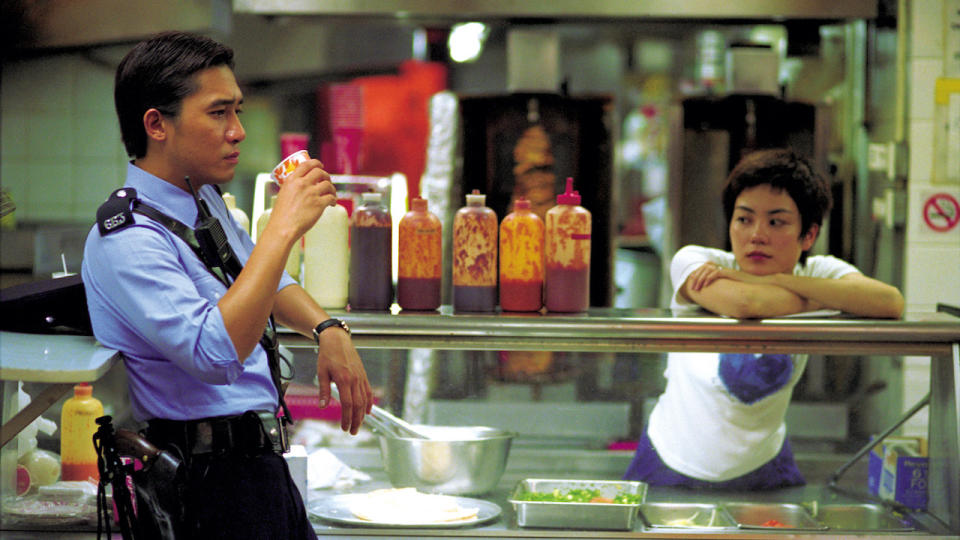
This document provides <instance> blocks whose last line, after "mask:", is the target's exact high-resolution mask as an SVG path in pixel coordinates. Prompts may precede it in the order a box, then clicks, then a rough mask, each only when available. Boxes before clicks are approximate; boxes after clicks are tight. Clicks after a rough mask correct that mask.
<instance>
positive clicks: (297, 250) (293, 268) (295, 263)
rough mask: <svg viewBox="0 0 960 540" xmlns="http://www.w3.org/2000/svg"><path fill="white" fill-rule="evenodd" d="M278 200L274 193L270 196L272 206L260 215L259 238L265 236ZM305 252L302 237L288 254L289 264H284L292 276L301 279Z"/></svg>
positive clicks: (258, 224)
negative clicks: (301, 263) (301, 267)
mask: <svg viewBox="0 0 960 540" xmlns="http://www.w3.org/2000/svg"><path fill="white" fill-rule="evenodd" d="M275 202H277V196H276V195H274V196H273V197H270V208H267V209H266V210H264V211H263V213H262V214H260V217H259V218H258V219H257V239H258V241H259V239H260V238H263V230H264V229H266V228H267V223H268V222H269V221H270V215H271V214H272V213H273V204H274V203H275ZM302 254H303V238H300V239H299V240H297V241H296V242H294V244H293V247H292V248H290V255H288V256H287V264H286V266H284V270H286V271H287V273H288V274H290V277H292V278H293V279H295V280H297V281H300V256H301V255H302Z"/></svg>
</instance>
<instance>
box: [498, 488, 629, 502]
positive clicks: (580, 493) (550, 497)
mask: <svg viewBox="0 0 960 540" xmlns="http://www.w3.org/2000/svg"><path fill="white" fill-rule="evenodd" d="M516 500H518V501H534V502H579V503H601V504H640V503H642V502H643V495H640V494H635V493H619V494H617V495H616V496H615V497H613V498H610V497H606V496H604V495H603V493H602V492H601V491H600V490H599V489H581V488H574V489H570V490H567V491H560V490H559V489H555V490H553V491H550V492H542V491H525V492H523V493H520V494H518V495H517V499H516Z"/></svg>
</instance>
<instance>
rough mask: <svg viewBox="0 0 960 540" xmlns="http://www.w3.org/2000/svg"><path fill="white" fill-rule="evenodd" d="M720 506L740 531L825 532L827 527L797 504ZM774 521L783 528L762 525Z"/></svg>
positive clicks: (734, 504) (736, 504)
mask: <svg viewBox="0 0 960 540" xmlns="http://www.w3.org/2000/svg"><path fill="white" fill-rule="evenodd" d="M721 506H723V508H725V509H726V510H727V512H729V513H730V516H732V517H733V519H734V520H735V521H736V522H737V526H738V527H740V528H741V529H763V530H788V529H793V530H798V529H799V530H818V531H819V530H825V529H826V528H827V527H826V525H823V524H822V523H820V522H818V521H817V520H815V519H813V517H812V516H811V515H810V513H809V512H807V510H806V509H805V508H804V507H803V506H800V505H799V504H782V503H732V502H731V503H724V504H722V505H721ZM772 519H775V520H777V521H779V522H780V523H782V524H783V525H784V527H770V526H767V525H764V523H766V522H768V521H770V520H772Z"/></svg>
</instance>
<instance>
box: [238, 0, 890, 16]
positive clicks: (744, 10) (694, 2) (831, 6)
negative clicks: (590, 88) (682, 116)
mask: <svg viewBox="0 0 960 540" xmlns="http://www.w3.org/2000/svg"><path fill="white" fill-rule="evenodd" d="M233 10H234V11H235V12H237V13H255V14H260V15H324V16H352V17H360V16H363V17H389V18H402V19H419V18H429V19H438V18H446V19H454V20H470V19H483V20H489V19H523V18H537V19H540V18H550V19H584V18H590V19H636V18H659V19H706V20H716V19H770V20H785V19H848V18H873V17H876V16H877V3H876V2H875V1H870V0H845V1H843V2H837V1H836V0H805V1H803V2H796V1H794V0H741V1H739V2H715V1H712V0H680V1H678V0H644V1H643V2H637V1H636V0H601V1H600V2H583V1H582V0H530V1H523V2H515V1H507V0H460V1H457V2H451V1H444V2H437V1H436V0H401V1H397V0H340V1H333V0H234V1H233Z"/></svg>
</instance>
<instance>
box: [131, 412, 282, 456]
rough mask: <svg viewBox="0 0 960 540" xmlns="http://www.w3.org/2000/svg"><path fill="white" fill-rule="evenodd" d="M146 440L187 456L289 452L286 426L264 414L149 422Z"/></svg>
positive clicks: (252, 413)
mask: <svg viewBox="0 0 960 540" xmlns="http://www.w3.org/2000/svg"><path fill="white" fill-rule="evenodd" d="M146 438H147V440H148V441H150V442H151V443H153V444H154V445H156V446H160V447H163V446H166V445H168V444H172V445H174V446H176V447H178V448H180V450H181V451H183V452H185V453H186V454H189V455H202V454H230V453H245V454H263V453H267V452H274V453H276V454H283V453H284V452H287V451H288V450H289V449H290V448H289V445H288V442H287V431H286V426H284V425H283V421H282V420H281V419H280V418H277V415H276V413H273V412H268V411H247V412H245V413H243V414H242V415H239V416H218V417H215V418H201V419H198V420H164V419H153V420H149V421H148V422H147V429H146Z"/></svg>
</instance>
